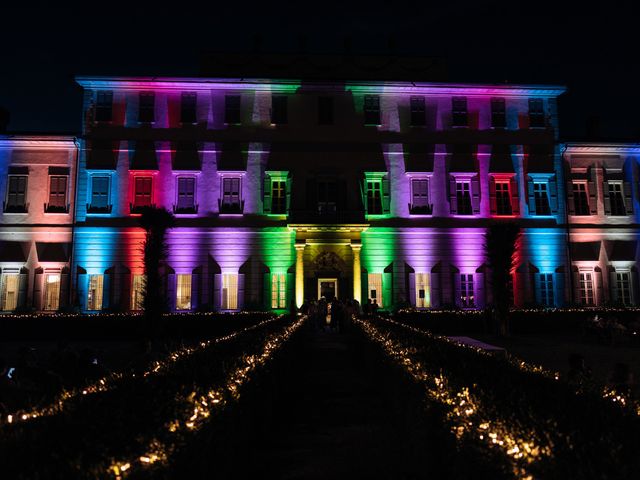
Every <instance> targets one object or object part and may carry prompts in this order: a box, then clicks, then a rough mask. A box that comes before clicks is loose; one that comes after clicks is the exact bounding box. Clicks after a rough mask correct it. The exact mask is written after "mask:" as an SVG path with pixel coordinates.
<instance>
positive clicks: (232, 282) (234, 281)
mask: <svg viewBox="0 0 640 480" xmlns="http://www.w3.org/2000/svg"><path fill="white" fill-rule="evenodd" d="M237 308H238V274H236V273H225V274H223V275H222V310H236V309H237Z"/></svg>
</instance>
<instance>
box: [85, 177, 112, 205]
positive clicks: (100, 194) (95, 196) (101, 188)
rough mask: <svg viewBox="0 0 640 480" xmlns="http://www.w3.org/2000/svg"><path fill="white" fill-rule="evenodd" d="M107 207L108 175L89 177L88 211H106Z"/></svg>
mask: <svg viewBox="0 0 640 480" xmlns="http://www.w3.org/2000/svg"><path fill="white" fill-rule="evenodd" d="M108 208H109V177H106V176H94V177H91V204H90V205H89V211H97V212H100V211H104V212H106V211H108Z"/></svg>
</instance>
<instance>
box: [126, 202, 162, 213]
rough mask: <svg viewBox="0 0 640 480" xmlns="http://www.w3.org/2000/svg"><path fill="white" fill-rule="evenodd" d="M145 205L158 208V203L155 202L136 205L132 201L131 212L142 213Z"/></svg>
mask: <svg viewBox="0 0 640 480" xmlns="http://www.w3.org/2000/svg"><path fill="white" fill-rule="evenodd" d="M145 207H151V208H156V204H155V203H150V204H145V205H136V204H134V203H130V204H129V213H132V214H139V213H142V210H143V209H144V208H145Z"/></svg>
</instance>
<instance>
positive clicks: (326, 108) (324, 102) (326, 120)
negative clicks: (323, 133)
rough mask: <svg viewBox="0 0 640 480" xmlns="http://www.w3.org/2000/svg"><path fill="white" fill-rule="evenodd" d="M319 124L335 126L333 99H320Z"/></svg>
mask: <svg viewBox="0 0 640 480" xmlns="http://www.w3.org/2000/svg"><path fill="white" fill-rule="evenodd" d="M318 124H319V125H333V98H331V97H318Z"/></svg>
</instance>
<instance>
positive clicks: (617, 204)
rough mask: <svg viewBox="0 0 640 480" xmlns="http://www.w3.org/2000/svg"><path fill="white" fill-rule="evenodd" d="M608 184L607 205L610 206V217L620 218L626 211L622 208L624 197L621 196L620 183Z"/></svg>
mask: <svg viewBox="0 0 640 480" xmlns="http://www.w3.org/2000/svg"><path fill="white" fill-rule="evenodd" d="M608 183H609V204H610V205H611V207H610V208H611V215H613V216H620V215H626V214H627V213H626V209H625V207H624V195H623V194H622V183H620V182H608Z"/></svg>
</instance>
